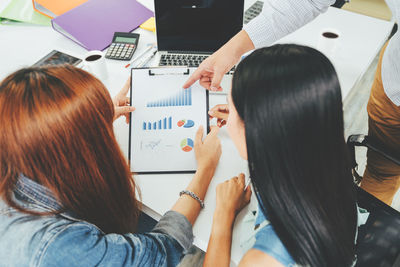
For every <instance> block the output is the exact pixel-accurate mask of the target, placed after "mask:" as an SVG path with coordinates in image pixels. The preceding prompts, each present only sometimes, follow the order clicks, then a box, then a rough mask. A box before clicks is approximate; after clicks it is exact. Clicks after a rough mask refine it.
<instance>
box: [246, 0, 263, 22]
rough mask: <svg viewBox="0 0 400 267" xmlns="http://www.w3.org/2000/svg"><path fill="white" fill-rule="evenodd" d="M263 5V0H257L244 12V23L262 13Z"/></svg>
mask: <svg viewBox="0 0 400 267" xmlns="http://www.w3.org/2000/svg"><path fill="white" fill-rule="evenodd" d="M263 5H264V2H263V1H257V2H255V3H254V4H253V5H252V6H251V7H249V8H248V9H247V10H246V12H245V13H244V24H247V23H249V21H250V20H252V19H254V18H255V17H257V16H258V15H259V14H260V13H261V11H262V8H263Z"/></svg>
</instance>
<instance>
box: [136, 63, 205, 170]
mask: <svg viewBox="0 0 400 267" xmlns="http://www.w3.org/2000/svg"><path fill="white" fill-rule="evenodd" d="M195 70H196V69H195V68H188V67H152V68H132V69H131V92H130V103H131V105H132V106H134V107H135V108H136V110H135V111H134V112H133V113H132V114H131V120H130V123H129V151H128V159H129V165H130V169H131V172H133V173H137V174H161V173H194V172H196V169H197V162H196V159H195V153H194V141H195V136H196V132H197V130H198V128H199V126H200V125H203V127H204V133H203V134H204V136H205V135H206V134H207V133H208V132H209V130H210V126H209V116H208V109H209V92H208V91H207V90H206V89H204V88H203V87H202V86H201V85H200V84H199V83H198V82H196V83H195V84H193V85H192V86H191V87H190V88H188V89H183V88H182V85H183V84H184V82H185V81H186V80H187V79H188V77H190V75H191V74H192V73H193V72H194V71H195Z"/></svg>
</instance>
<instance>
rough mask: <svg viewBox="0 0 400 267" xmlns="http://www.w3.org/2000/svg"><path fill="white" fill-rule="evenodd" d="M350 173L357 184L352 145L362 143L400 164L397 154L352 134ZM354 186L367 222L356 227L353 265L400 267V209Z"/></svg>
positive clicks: (361, 266) (363, 266)
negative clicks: (367, 215)
mask: <svg viewBox="0 0 400 267" xmlns="http://www.w3.org/2000/svg"><path fill="white" fill-rule="evenodd" d="M347 146H348V148H349V151H350V154H351V159H352V167H353V175H354V177H355V180H356V182H357V183H359V182H360V181H361V178H362V177H361V176H360V175H359V174H358V173H357V162H356V152H355V146H365V147H368V148H369V149H372V150H373V151H375V152H377V153H379V154H381V155H382V156H384V157H386V158H387V159H389V160H391V161H393V162H394V163H396V164H399V165H400V156H398V155H397V153H394V152H393V151H390V150H389V149H387V148H385V147H384V146H383V145H382V144H380V143H379V142H377V141H375V140H373V139H372V138H369V137H368V136H366V135H351V136H349V138H348V139H347ZM356 187H357V203H358V206H359V207H361V208H363V209H366V210H367V211H368V212H369V213H370V215H369V217H368V220H367V222H366V224H364V225H362V226H360V227H359V228H358V236H357V248H356V254H357V264H356V267H400V212H398V211H397V210H395V209H393V208H392V207H390V206H388V205H386V204H385V203H384V202H382V201H380V200H379V199H377V198H376V197H374V196H373V195H371V194H369V193H368V192H366V191H364V190H363V189H361V188H360V187H358V186H357V185H356Z"/></svg>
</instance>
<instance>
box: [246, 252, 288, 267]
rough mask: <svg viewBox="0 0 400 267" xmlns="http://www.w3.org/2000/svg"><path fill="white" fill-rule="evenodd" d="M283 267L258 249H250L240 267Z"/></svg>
mask: <svg viewBox="0 0 400 267" xmlns="http://www.w3.org/2000/svg"><path fill="white" fill-rule="evenodd" d="M250 266H251V267H258V266H260V267H261V266H269V267H283V265H282V264H281V263H280V262H279V261H277V260H276V259H275V258H274V257H272V256H270V255H268V254H267V253H264V252H262V251H260V250H257V249H250V250H249V251H248V252H247V253H246V254H245V255H244V256H243V258H242V260H241V261H240V263H239V267H250Z"/></svg>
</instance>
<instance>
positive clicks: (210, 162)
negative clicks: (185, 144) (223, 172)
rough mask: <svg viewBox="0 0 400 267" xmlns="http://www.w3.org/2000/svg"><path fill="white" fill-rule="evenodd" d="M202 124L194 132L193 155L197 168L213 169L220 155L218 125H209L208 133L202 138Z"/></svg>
mask: <svg viewBox="0 0 400 267" xmlns="http://www.w3.org/2000/svg"><path fill="white" fill-rule="evenodd" d="M203 132H204V128H203V126H200V127H199V129H198V130H197V133H196V138H195V142H194V147H195V155H196V160H197V164H198V167H199V168H204V169H215V166H216V164H218V161H219V158H220V156H221V142H220V140H219V138H218V136H217V135H218V132H219V128H218V127H215V126H214V127H211V131H210V133H209V134H208V135H207V136H206V138H204V141H203V140H202V139H203V136H204V135H203Z"/></svg>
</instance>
